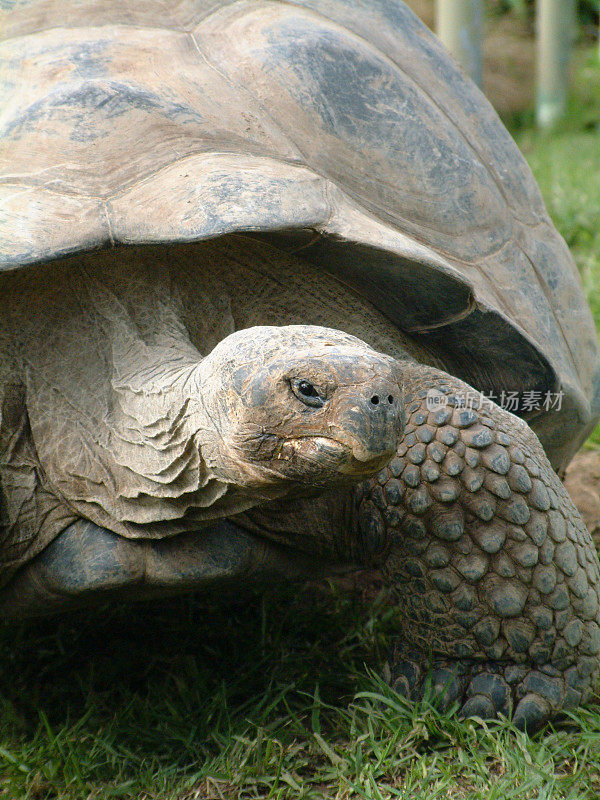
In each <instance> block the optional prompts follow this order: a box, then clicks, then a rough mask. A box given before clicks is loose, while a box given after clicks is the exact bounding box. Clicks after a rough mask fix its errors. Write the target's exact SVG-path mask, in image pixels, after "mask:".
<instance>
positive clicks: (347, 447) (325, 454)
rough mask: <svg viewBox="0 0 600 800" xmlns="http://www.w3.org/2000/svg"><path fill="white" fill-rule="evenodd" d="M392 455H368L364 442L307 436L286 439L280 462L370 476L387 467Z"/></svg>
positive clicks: (385, 453) (279, 453)
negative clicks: (304, 464)
mask: <svg viewBox="0 0 600 800" xmlns="http://www.w3.org/2000/svg"><path fill="white" fill-rule="evenodd" d="M392 455H393V453H392V452H384V453H377V454H369V455H368V456H367V455H366V454H365V448H364V447H363V445H362V443H360V442H354V441H348V442H342V441H340V440H339V439H335V438H333V437H331V436H323V435H321V434H319V435H305V436H295V437H289V438H286V439H283V440H282V441H281V444H280V447H279V451H278V454H277V458H278V459H291V460H294V461H298V460H302V461H304V462H309V463H314V464H315V466H320V467H321V468H327V467H328V468H329V469H332V468H333V469H334V470H335V471H336V472H338V473H340V474H341V475H344V476H347V477H356V478H361V477H368V476H370V475H372V474H373V473H375V472H377V471H379V470H380V469H381V468H382V467H384V466H385V465H386V464H387V462H388V461H389V460H390V458H391V457H392Z"/></svg>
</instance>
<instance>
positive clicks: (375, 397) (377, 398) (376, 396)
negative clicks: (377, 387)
mask: <svg viewBox="0 0 600 800" xmlns="http://www.w3.org/2000/svg"><path fill="white" fill-rule="evenodd" d="M371 403H373V405H374V406H376V405H378V404H379V395H378V394H374V395H373V397H372V398H371Z"/></svg>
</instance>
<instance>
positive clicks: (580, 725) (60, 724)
mask: <svg viewBox="0 0 600 800" xmlns="http://www.w3.org/2000/svg"><path fill="white" fill-rule="evenodd" d="M392 627H393V612H392V611H391V610H390V609H389V608H388V607H387V606H386V605H385V604H383V603H382V601H381V600H379V601H377V600H376V601H374V602H361V601H360V600H358V599H357V598H355V597H353V596H352V595H337V594H335V592H331V591H326V590H325V589H319V588H318V587H309V588H308V589H305V590H304V591H303V592H301V593H300V594H297V593H296V594H293V593H292V592H291V591H288V592H287V593H279V594H278V593H275V592H269V593H268V594H267V595H266V596H264V597H261V596H258V595H250V596H249V597H247V598H244V599H243V600H236V601H235V602H234V601H232V600H229V601H225V603H223V602H222V601H220V600H218V599H217V598H213V599H210V598H208V599H205V600H203V601H199V600H186V599H180V600H176V601H171V602H169V603H164V602H161V603H159V604H156V605H148V604H146V605H141V606H134V607H133V608H130V609H125V610H112V611H110V612H106V611H95V612H94V613H89V612H86V613H80V614H78V615H76V616H72V617H71V618H69V619H68V620H63V621H59V622H43V623H29V624H24V625H22V626H21V627H19V628H18V629H16V630H15V629H14V628H10V627H6V628H4V629H3V631H2V639H1V641H0V663H2V664H3V672H2V676H1V678H0V687H1V703H0V704H1V708H0V742H1V743H2V744H1V745H0V763H1V764H2V766H1V768H0V776H1V777H0V797H6V798H11V799H12V798H32V799H35V800H42V799H44V800H45V798H48V800H49V799H50V798H69V799H70V798H73V800H74V799H75V798H77V800H79V799H80V798H94V799H98V800H99V799H100V798H157V799H158V798H160V800H174V799H175V798H177V800H184V798H185V800H192V798H208V797H210V798H221V797H224V798H238V797H240V798H255V797H260V798H315V799H316V798H349V797H353V798H363V797H366V798H374V799H376V800H377V799H378V798H398V797H401V798H411V799H412V798H427V799H428V800H433V798H486V799H487V798H489V800H493V798H498V800H501V798H519V799H521V798H538V800H539V798H547V800H551V799H552V800H555V798H590V800H591V798H597V797H598V796H600V713H598V712H597V711H593V710H589V709H588V710H582V711H579V712H578V713H577V714H574V715H573V716H572V718H571V719H570V720H568V721H567V722H565V723H564V724H563V725H562V726H561V728H560V729H558V730H551V731H547V732H545V733H544V734H541V735H538V736H537V737H535V738H533V739H531V738H529V737H527V736H525V735H523V734H520V733H518V732H516V731H514V730H513V729H512V727H511V726H510V724H508V723H506V722H498V723H490V724H486V725H484V724H483V723H480V722H478V721H475V720H471V721H466V722H459V721H458V720H457V719H455V718H454V717H453V715H452V714H442V713H440V712H439V711H437V710H436V709H435V708H433V707H432V706H431V705H428V704H427V703H423V704H421V705H419V706H415V705H410V704H407V703H406V702H404V701H403V700H402V699H401V698H400V697H398V696H397V695H395V694H394V693H393V692H392V691H391V690H390V689H388V688H387V687H386V686H385V684H383V682H382V681H381V680H379V679H378V678H377V677H376V675H377V670H379V669H380V668H381V664H382V660H383V658H384V653H385V651H386V647H387V638H388V635H389V632H390V631H391V629H392Z"/></svg>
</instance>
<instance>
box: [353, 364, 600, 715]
mask: <svg viewBox="0 0 600 800" xmlns="http://www.w3.org/2000/svg"><path fill="white" fill-rule="evenodd" d="M432 390H435V391H437V392H439V393H441V395H442V396H443V397H444V398H445V404H441V405H440V406H439V407H438V408H437V409H433V410H430V409H429V408H428V406H430V405H431V402H429V403H428V402H427V396H428V393H430V395H429V396H430V397H431V392H432ZM474 398H477V393H476V392H474V390H473V389H471V388H470V387H468V386H467V385H466V384H464V383H462V382H461V381H459V380H457V379H456V378H452V377H450V376H448V375H446V374H445V373H443V372H440V371H439V370H436V369H432V368H429V367H424V366H421V365H407V367H406V396H405V402H406V412H407V426H406V432H405V437H404V440H403V442H402V444H401V445H400V447H399V449H398V452H397V455H396V457H395V458H394V459H393V460H392V461H391V462H390V464H389V465H388V467H386V468H385V469H384V470H383V471H382V472H381V473H380V474H379V476H378V477H377V478H375V479H372V480H371V481H369V482H368V483H365V484H363V485H362V487H360V488H359V490H358V491H359V520H360V522H359V528H360V532H361V540H362V542H363V545H364V546H365V548H366V549H367V550H371V551H372V552H374V551H377V550H379V549H380V548H381V547H383V548H384V549H385V550H386V551H387V558H386V561H385V566H384V574H385V576H386V580H387V581H388V582H389V584H390V585H391V587H392V589H393V592H394V595H395V598H396V601H397V603H398V606H399V609H400V611H401V615H402V619H403V625H402V631H401V637H400V639H399V641H398V643H397V645H396V646H395V647H394V649H393V654H392V659H391V665H390V666H391V677H392V681H393V684H394V685H395V686H396V687H397V688H398V689H399V690H401V691H402V692H403V693H405V694H407V695H408V696H410V697H412V698H417V697H419V696H420V695H421V694H422V692H423V689H424V681H425V678H426V676H427V673H428V672H429V671H430V669H431V672H430V675H431V680H432V684H433V690H434V693H438V694H440V695H442V696H443V698H444V700H445V702H454V701H456V700H458V701H459V702H460V703H461V706H462V709H461V710H462V713H463V714H465V715H470V714H477V715H479V716H482V717H488V718H489V717H493V716H495V715H496V714H497V713H504V714H506V713H508V712H509V710H510V709H511V707H512V710H513V719H514V721H515V722H516V724H517V725H519V726H520V727H523V728H528V729H533V728H535V727H538V726H540V725H542V724H543V723H544V722H545V721H546V720H548V719H549V718H550V717H551V716H552V715H553V714H555V713H556V712H558V711H560V710H561V709H563V708H569V707H573V706H576V705H578V704H579V703H581V702H584V701H585V700H587V699H588V698H589V696H590V694H591V691H592V689H593V687H594V682H595V680H596V678H597V676H598V672H599V668H600V659H599V653H600V626H599V623H600V573H599V562H598V555H597V553H596V550H595V548H594V544H593V542H592V539H591V537H590V535H589V533H588V531H587V529H586V528H585V526H584V524H583V522H582V520H581V517H580V516H579V513H578V512H577V510H576V509H575V507H574V505H573V503H572V501H571V499H570V498H569V496H568V494H567V492H566V490H565V489H564V487H563V485H562V484H561V482H560V481H559V479H558V477H557V476H556V474H555V473H554V471H553V470H552V467H551V466H550V463H549V462H548V459H547V458H546V456H545V454H544V452H543V450H542V447H541V445H540V443H539V441H538V439H537V437H536V436H535V434H534V433H533V432H532V431H531V429H530V428H529V427H528V426H527V425H526V424H525V423H524V422H523V421H521V420H519V419H518V418H517V417H515V416H513V415H512V414H510V413H508V412H506V411H504V410H503V409H501V408H500V407H498V406H496V405H494V404H491V403H490V402H489V401H486V400H485V399H484V400H483V404H482V406H481V408H478V407H477V406H478V405H479V401H478V400H476V402H475V403H474V404H473V407H469V404H468V403H467V400H471V401H472V400H473V399H474Z"/></svg>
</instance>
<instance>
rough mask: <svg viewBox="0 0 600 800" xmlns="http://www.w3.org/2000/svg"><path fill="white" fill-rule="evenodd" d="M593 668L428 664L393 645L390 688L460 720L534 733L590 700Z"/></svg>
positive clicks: (434, 660) (587, 665)
mask: <svg viewBox="0 0 600 800" xmlns="http://www.w3.org/2000/svg"><path fill="white" fill-rule="evenodd" d="M586 661H587V662H589V663H586ZM595 666H596V665H595V663H594V659H587V660H583V661H581V662H580V663H579V664H578V665H575V666H572V667H570V668H569V669H566V670H563V671H561V670H559V669H557V668H555V667H552V666H550V665H545V666H541V667H537V666H535V665H531V664H514V663H513V664H505V663H494V662H491V661H487V662H478V661H474V660H469V659H461V660H456V659H450V658H429V659H428V658H426V657H424V656H423V654H422V653H419V652H418V651H415V650H410V649H408V648H406V647H404V646H403V645H396V646H394V647H393V649H392V652H391V654H390V661H389V673H388V674H389V676H390V677H389V682H390V685H391V686H392V688H393V689H395V690H396V691H397V692H398V693H399V694H401V695H403V696H404V697H406V698H408V699H410V700H413V701H419V700H422V699H424V698H426V699H429V700H430V701H432V702H433V703H434V704H435V705H436V706H438V708H441V709H442V710H444V711H446V710H448V709H450V708H451V707H452V706H455V705H457V706H458V713H459V716H461V717H480V718H482V719H494V718H495V717H497V716H499V715H501V716H505V717H509V718H511V719H512V721H513V722H514V724H515V725H516V726H517V728H520V729H521V730H526V731H528V732H529V733H532V732H534V731H536V730H538V729H539V728H541V727H542V726H543V725H545V724H546V723H547V722H548V720H550V719H551V718H553V717H555V716H556V715H557V714H559V713H560V712H561V711H563V710H566V709H569V708H574V707H576V706H578V705H579V704H580V703H581V702H582V700H586V699H588V698H589V695H590V694H591V690H592V684H593V674H594V671H595Z"/></svg>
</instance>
